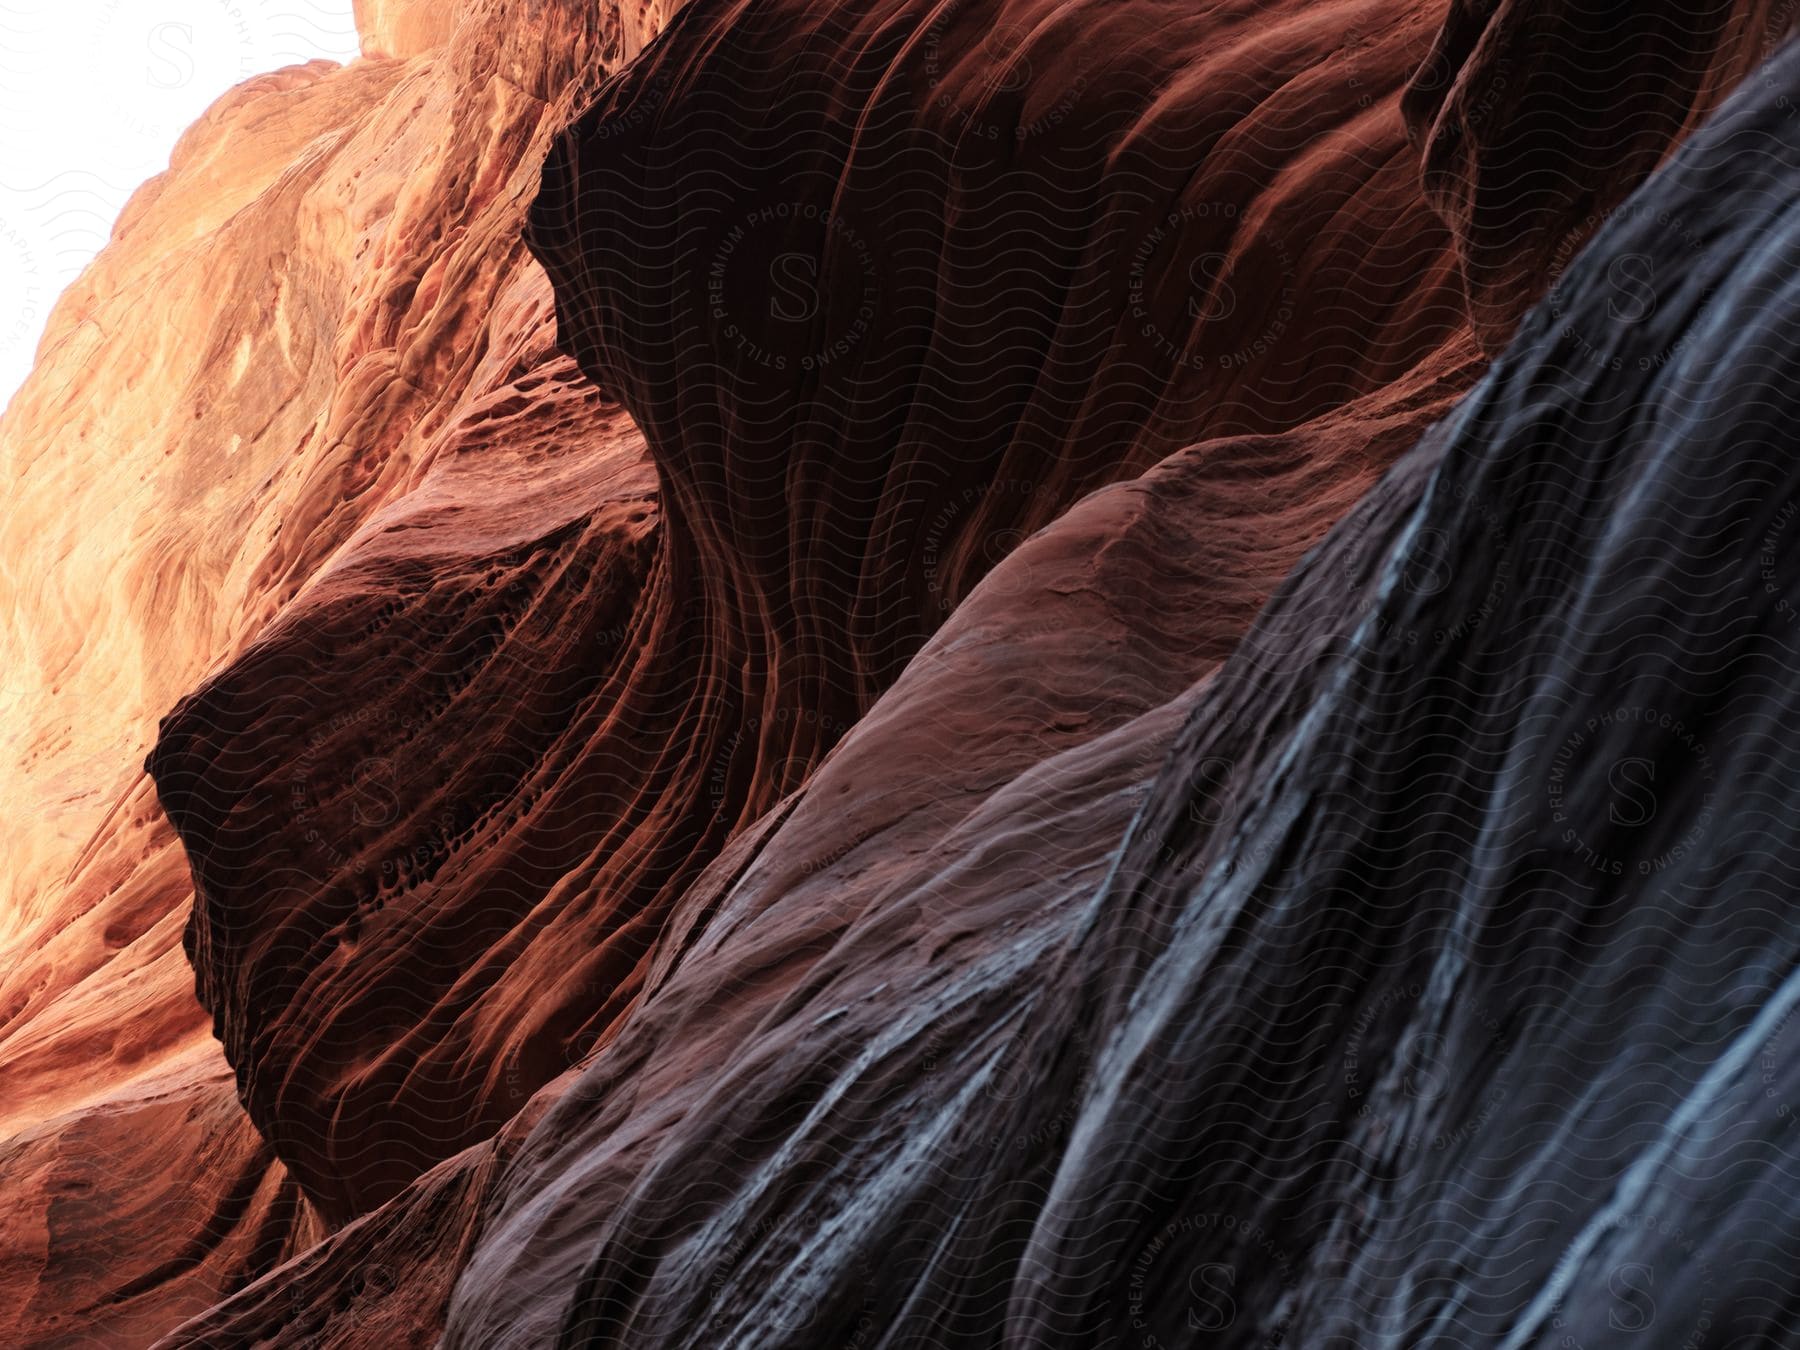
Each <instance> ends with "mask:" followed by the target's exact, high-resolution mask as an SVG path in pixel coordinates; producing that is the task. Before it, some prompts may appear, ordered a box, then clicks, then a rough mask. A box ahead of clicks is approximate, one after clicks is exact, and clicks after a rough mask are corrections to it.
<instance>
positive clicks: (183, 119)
mask: <svg viewBox="0 0 1800 1350" xmlns="http://www.w3.org/2000/svg"><path fill="white" fill-rule="evenodd" d="M356 52H357V43H356V25H355V22H354V20H353V19H352V17H351V11H350V0H0V405H3V404H4V403H5V402H6V401H7V400H9V399H10V398H11V397H12V395H13V392H14V391H15V390H16V389H17V388H18V386H19V384H20V382H21V381H23V380H24V378H25V376H26V374H27V372H29V371H30V369H31V363H32V359H33V357H34V355H35V353H36V350H37V343H38V338H39V336H40V335H41V334H42V333H43V329H44V322H45V320H46V319H47V318H48V317H49V314H50V307H51V305H52V304H54V303H55V301H56V297H57V296H58V295H60V294H61V293H62V291H63V289H64V287H66V286H67V285H68V284H69V283H70V282H71V281H73V280H74V279H75V277H76V276H77V274H79V273H80V271H81V269H82V268H83V267H85V266H86V265H87V263H88V262H89V260H91V259H92V258H93V256H94V254H95V253H97V252H99V250H100V247H101V246H102V245H103V244H105V243H106V240H107V237H108V235H110V234H111V232H112V226H113V222H114V221H115V220H116V219H117V218H118V215H119V211H120V209H121V208H122V207H123V206H124V205H125V201H126V199H127V198H128V197H130V195H131V193H132V192H133V190H135V189H136V188H137V186H138V185H139V184H140V183H142V182H143V181H144V180H145V179H146V178H149V177H151V176H152V175H153V174H157V173H161V172H162V171H163V170H164V169H166V168H168V167H169V152H170V151H171V150H173V149H174V147H175V142H176V140H177V139H179V137H180V136H181V133H182V132H183V131H185V130H187V128H188V127H189V126H190V125H192V124H193V122H194V121H195V120H196V119H198V118H199V116H200V114H201V113H203V112H204V111H206V109H207V107H208V106H209V105H210V104H211V103H212V102H213V101H214V100H215V99H217V98H218V97H219V95H220V94H223V93H224V92H225V91H226V90H227V89H229V88H231V87H232V86H233V85H235V84H239V83H241V82H242V81H244V80H246V79H248V78H250V77H251V76H252V75H260V74H262V73H263V72H264V71H270V70H278V69H280V68H281V67H282V66H289V65H294V64H295V63H297V62H301V61H310V60H312V59H313V58H315V57H326V58H328V59H330V60H333V61H348V60H350V59H351V58H352V57H353V56H355V55H356Z"/></svg>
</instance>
